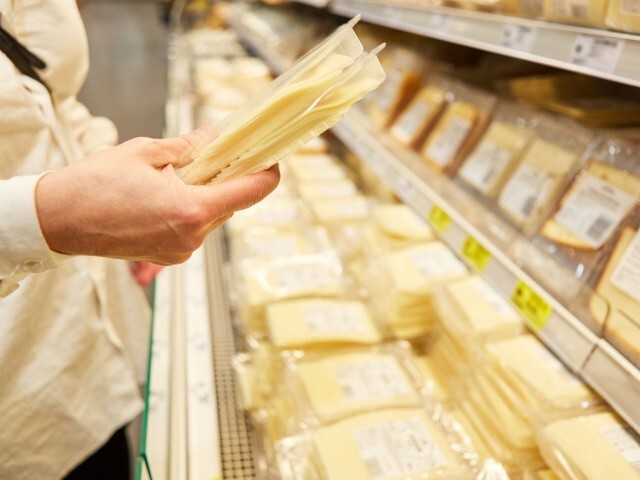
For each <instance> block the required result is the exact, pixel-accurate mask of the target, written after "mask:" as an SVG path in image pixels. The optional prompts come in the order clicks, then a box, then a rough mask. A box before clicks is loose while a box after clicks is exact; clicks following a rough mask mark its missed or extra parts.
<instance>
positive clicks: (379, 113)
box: [371, 68, 420, 128]
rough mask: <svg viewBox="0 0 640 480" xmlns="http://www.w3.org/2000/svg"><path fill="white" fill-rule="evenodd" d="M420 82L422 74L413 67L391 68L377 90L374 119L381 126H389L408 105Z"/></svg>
mask: <svg viewBox="0 0 640 480" xmlns="http://www.w3.org/2000/svg"><path fill="white" fill-rule="evenodd" d="M419 84H420V75H419V74H418V73H417V72H414V71H412V70H411V69H405V68H396V69H393V70H391V71H390V72H389V73H388V75H387V78H386V80H385V82H384V83H383V84H382V86H381V88H380V89H379V90H378V91H377V92H376V96H375V103H374V104H373V106H372V111H371V114H372V117H373V120H374V121H375V122H376V123H377V124H378V125H380V126H381V127H384V128H386V127H389V126H390V125H392V124H393V122H395V120H396V118H398V115H399V114H400V112H401V111H402V110H403V109H404V108H405V107H406V105H407V103H408V102H409V101H410V99H411V97H412V96H413V95H414V94H415V92H416V90H417V89H418V87H419Z"/></svg>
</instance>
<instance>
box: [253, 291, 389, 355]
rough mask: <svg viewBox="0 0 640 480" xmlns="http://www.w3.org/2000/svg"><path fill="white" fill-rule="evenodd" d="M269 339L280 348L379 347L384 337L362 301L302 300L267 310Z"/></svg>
mask: <svg viewBox="0 0 640 480" xmlns="http://www.w3.org/2000/svg"><path fill="white" fill-rule="evenodd" d="M266 321H267V327H268V331H269V337H268V338H269V340H270V341H271V343H272V344H273V346H274V347H275V348H277V349H309V348H323V347H329V346H340V345H343V346H344V345H357V344H363V345H366V344H376V343H379V342H380V341H381V340H382V335H381V334H380V332H379V331H378V328H377V326H376V325H375V323H374V322H373V320H372V318H371V315H370V314H369V311H368V310H367V308H366V307H365V305H364V304H363V303H362V302H359V301H354V300H333V299H322V298H313V299H300V300H289V301H286V302H277V303H272V304H270V305H268V306H267V307H266Z"/></svg>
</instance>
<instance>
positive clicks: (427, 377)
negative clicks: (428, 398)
mask: <svg viewBox="0 0 640 480" xmlns="http://www.w3.org/2000/svg"><path fill="white" fill-rule="evenodd" d="M413 362H414V364H415V366H416V370H417V371H418V373H419V374H420V378H421V380H422V386H421V389H424V390H426V391H427V392H428V393H429V394H430V395H433V396H434V397H435V398H436V399H437V400H439V401H446V400H448V399H449V392H448V383H447V382H446V381H444V380H443V378H442V374H441V372H440V370H439V369H438V367H437V364H436V363H435V362H434V360H433V359H432V358H431V357H430V356H429V355H420V356H418V357H415V358H414V360H413Z"/></svg>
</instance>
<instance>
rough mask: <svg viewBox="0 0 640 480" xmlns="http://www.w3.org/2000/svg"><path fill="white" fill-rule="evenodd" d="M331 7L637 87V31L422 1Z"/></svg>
mask: <svg viewBox="0 0 640 480" xmlns="http://www.w3.org/2000/svg"><path fill="white" fill-rule="evenodd" d="M329 10H330V11H331V12H332V13H335V14H338V15H342V16H346V17H353V16H355V15H357V14H361V15H362V19H363V20H364V21H367V22H370V23H375V24H378V25H383V26H386V27H390V28H395V29H397V30H403V31H407V32H411V33H415V34H418V35H422V36H426V37H431V38H436V39H439V40H444V41H447V42H451V43H456V44H460V45H465V46H468V47H473V48H478V49H481V50H486V51H490V52H494V53H498V54H501V55H508V56H511V57H515V58H520V59H523V60H527V61H531V62H536V63H540V64H544V65H549V66H551V67H556V68H561V69H564V70H570V71H574V72H578V73H584V74H587V75H591V76H595V77H600V78H604V79H607V80H612V81H615V82H619V83H625V84H628V85H632V86H636V87H640V62H638V61H637V59H638V58H640V36H638V35H631V34H625V33H618V32H610V31H607V30H599V29H594V28H584V27H577V26H571V25H564V24H558V23H550V22H543V21H537V20H528V19H523V18H518V17H509V16H505V15H497V14H491V13H483V12H471V11H466V10H461V9H454V8H443V7H428V6H417V5H411V6H406V7H403V6H397V5H388V4H385V3H384V2H382V3H377V2H372V1H366V0H334V1H333V2H332V3H331V4H330V5H329Z"/></svg>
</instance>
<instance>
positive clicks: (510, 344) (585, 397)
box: [487, 335, 599, 415]
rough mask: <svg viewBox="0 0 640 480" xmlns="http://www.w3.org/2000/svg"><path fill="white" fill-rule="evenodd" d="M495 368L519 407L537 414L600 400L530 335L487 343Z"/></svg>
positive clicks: (549, 412) (550, 412)
mask: <svg viewBox="0 0 640 480" xmlns="http://www.w3.org/2000/svg"><path fill="white" fill-rule="evenodd" d="M487 353H488V354H489V358H490V359H492V361H493V364H494V368H495V371H496V372H497V375H498V376H499V377H500V379H501V380H502V381H503V382H504V384H503V386H504V387H505V388H506V389H508V390H509V391H510V392H509V391H507V392H506V393H507V394H509V393H511V394H512V395H511V396H510V398H512V399H513V400H514V402H517V403H518V404H519V405H518V406H519V408H524V409H529V410H530V411H535V412H536V413H538V414H540V415H547V414H552V413H553V411H554V410H555V411H558V410H579V409H581V408H583V407H584V406H585V405H593V404H597V403H598V402H599V399H598V396H597V395H596V394H595V393H594V392H593V391H592V390H591V389H590V388H589V387H587V386H586V385H585V384H584V383H583V382H582V381H581V380H580V379H578V378H577V377H576V376H574V375H573V374H572V373H571V372H569V370H567V369H566V367H565V366H564V365H563V364H562V363H561V362H560V361H559V360H558V359H557V358H556V357H555V356H554V355H553V354H552V353H551V352H549V351H548V350H547V348H546V347H545V346H544V345H543V344H542V343H541V342H540V341H539V340H538V339H536V338H535V337H534V336H533V335H522V336H518V337H514V338H511V339H507V340H500V341H496V342H492V343H489V344H488V345H487Z"/></svg>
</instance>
